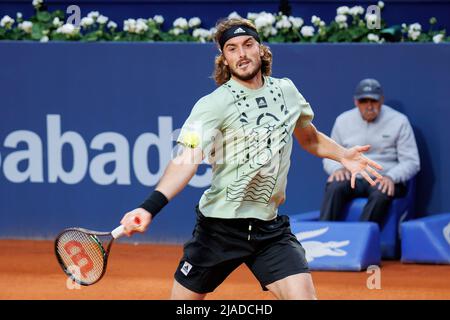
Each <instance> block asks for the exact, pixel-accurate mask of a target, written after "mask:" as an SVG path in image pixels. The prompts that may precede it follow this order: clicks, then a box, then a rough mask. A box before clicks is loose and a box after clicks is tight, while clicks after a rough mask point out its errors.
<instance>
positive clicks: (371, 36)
mask: <svg viewBox="0 0 450 320" xmlns="http://www.w3.org/2000/svg"><path fill="white" fill-rule="evenodd" d="M367 40H369V41H371V42H378V41H380V37H379V36H378V35H376V34H373V33H369V34H368V35H367Z"/></svg>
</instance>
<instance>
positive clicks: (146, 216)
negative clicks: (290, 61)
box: [121, 19, 382, 299]
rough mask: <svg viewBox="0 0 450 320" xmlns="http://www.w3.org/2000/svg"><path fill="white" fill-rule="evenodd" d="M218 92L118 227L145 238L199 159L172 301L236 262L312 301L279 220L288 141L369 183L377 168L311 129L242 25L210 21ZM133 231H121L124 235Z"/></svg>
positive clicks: (308, 112)
mask: <svg viewBox="0 0 450 320" xmlns="http://www.w3.org/2000/svg"><path fill="white" fill-rule="evenodd" d="M216 28H217V33H216V34H215V41H216V43H217V44H218V47H219V50H220V54H219V55H218V56H217V57H216V61H215V70H214V78H215V81H216V83H217V85H218V88H217V89H216V90H215V91H213V92H212V93H211V94H209V95H207V96H204V97H202V98H201V99H200V100H199V101H198V102H197V103H196V104H195V106H194V108H193V109H192V111H191V114H190V116H189V117H188V119H187V120H186V122H185V124H184V125H183V128H182V130H181V133H180V136H179V138H178V142H179V143H180V144H181V145H182V146H183V148H182V149H183V150H182V152H181V153H180V154H179V155H178V156H177V157H176V158H174V159H173V160H172V161H171V162H170V163H169V164H168V166H167V168H166V170H165V172H164V175H163V176H162V178H161V180H160V182H159V184H158V185H157V187H156V188H155V190H154V191H153V193H152V194H151V195H150V196H149V198H148V199H147V200H145V202H144V203H142V205H140V207H139V208H137V209H134V210H132V211H130V212H128V213H127V214H126V215H125V216H124V218H123V219H122V221H121V223H122V224H123V225H124V226H125V228H126V229H127V230H132V229H133V225H134V222H133V219H134V217H135V216H138V217H139V218H140V219H141V221H142V224H141V226H140V227H139V228H138V229H137V230H134V231H138V232H144V231H145V230H146V229H147V228H148V226H149V224H150V223H151V221H152V219H153V218H154V217H155V215H156V214H157V213H158V212H159V211H160V210H161V209H162V208H163V207H164V206H165V205H166V204H167V203H168V202H169V201H170V200H171V199H173V198H174V197H175V195H177V194H178V193H179V192H180V191H181V190H182V189H183V188H184V187H185V186H186V185H187V184H188V182H189V180H190V179H191V178H192V177H193V176H194V174H195V172H196V170H197V168H198V165H199V164H200V163H201V162H202V160H203V159H204V158H205V157H206V158H207V159H208V160H209V162H210V163H211V164H212V167H213V178H212V183H211V187H210V188H209V189H208V190H206V191H205V192H204V194H203V195H202V197H201V199H200V202H199V204H198V206H197V207H196V214H197V223H196V226H195V230H194V232H193V237H192V239H190V240H189V241H188V242H187V243H186V244H185V246H184V254H183V257H182V258H181V261H180V263H179V266H178V268H177V270H176V272H175V281H174V284H173V289H172V294H171V298H172V299H203V298H205V296H206V294H207V293H209V292H212V291H214V290H215V289H216V288H217V287H218V286H219V285H220V284H221V283H222V282H223V281H224V280H225V279H226V278H227V276H228V275H229V274H230V273H231V272H232V271H233V270H235V269H236V268H237V267H238V266H239V265H241V264H242V263H245V264H246V265H247V266H248V268H249V269H250V270H251V271H252V272H253V274H254V275H255V277H256V278H257V279H258V281H259V282H260V284H261V286H262V288H263V290H269V291H270V292H272V293H273V294H274V296H275V297H276V298H278V299H315V298H316V294H315V289H314V285H313V281H312V277H311V274H310V273H309V270H308V264H307V262H306V259H305V251H304V249H303V247H302V246H301V244H300V243H299V241H298V240H297V239H296V237H295V236H294V235H293V234H292V232H291V230H290V224H289V218H288V216H284V215H278V213H277V212H278V209H277V208H278V206H279V205H280V204H282V203H283V202H284V201H285V189H286V182H287V181H286V177H287V174H288V170H289V166H290V155H291V149H292V140H293V136H294V137H295V138H296V140H297V141H298V142H299V143H300V145H301V146H302V147H303V148H304V149H305V150H307V151H308V152H310V153H312V154H313V155H316V156H318V157H321V158H329V159H333V160H335V161H338V162H340V163H341V164H342V165H343V166H344V167H345V168H347V169H348V170H349V171H350V172H351V175H352V179H351V185H352V186H354V184H355V177H356V175H357V174H360V175H361V176H362V177H364V178H365V179H366V180H367V181H368V182H369V183H370V184H372V185H375V181H374V180H373V179H377V180H378V179H381V178H382V176H381V175H380V174H379V173H378V172H377V171H376V170H375V169H378V170H381V169H382V168H381V167H380V166H379V165H378V164H377V163H375V162H374V161H372V160H369V159H368V158H366V157H365V156H364V155H363V152H365V151H367V150H368V149H369V146H355V147H353V148H350V149H346V148H343V147H341V146H339V145H338V144H337V143H335V142H334V141H333V140H331V139H330V138H328V137H327V136H326V135H324V134H322V133H321V132H319V131H317V130H316V128H315V127H314V125H313V124H312V123H311V121H312V119H313V111H312V109H311V106H310V105H309V103H308V102H307V101H306V100H305V99H304V97H303V96H302V95H301V94H300V93H299V91H298V90H297V88H296V87H295V85H294V84H293V83H292V81H291V80H289V79H287V78H283V79H277V78H273V77H271V76H270V75H271V67H272V53H271V52H270V50H269V48H268V47H267V46H265V45H263V44H262V43H261V41H260V37H259V36H258V33H257V31H256V28H255V26H254V25H253V24H252V23H251V22H250V21H248V20H245V19H226V20H222V21H219V22H218V24H217V26H216ZM134 231H127V233H128V235H131V233H132V232H134Z"/></svg>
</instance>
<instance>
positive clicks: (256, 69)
mask: <svg viewBox="0 0 450 320" xmlns="http://www.w3.org/2000/svg"><path fill="white" fill-rule="evenodd" d="M247 60H250V59H247ZM250 61H251V63H252V64H253V63H255V62H254V61H253V60H250ZM261 65H262V62H261V59H258V61H256V65H255V67H254V68H253V70H251V71H246V72H243V73H239V71H236V69H235V68H231V67H230V66H228V68H229V70H230V73H231V74H232V75H233V76H234V77H236V78H238V79H239V80H242V81H248V80H251V79H253V78H254V77H255V76H256V75H257V74H258V72H259V71H260V70H261Z"/></svg>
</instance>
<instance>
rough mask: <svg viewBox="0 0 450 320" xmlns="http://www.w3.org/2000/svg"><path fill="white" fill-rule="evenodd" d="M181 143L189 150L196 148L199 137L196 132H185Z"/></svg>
mask: <svg viewBox="0 0 450 320" xmlns="http://www.w3.org/2000/svg"><path fill="white" fill-rule="evenodd" d="M183 143H184V144H185V145H186V146H188V147H191V148H196V147H197V146H198V145H199V144H200V135H199V134H198V133H197V132H186V133H185V134H184V135H183Z"/></svg>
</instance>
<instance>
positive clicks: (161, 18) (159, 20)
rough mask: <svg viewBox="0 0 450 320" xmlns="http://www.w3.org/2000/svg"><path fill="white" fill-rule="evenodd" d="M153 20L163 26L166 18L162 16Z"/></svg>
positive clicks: (157, 16)
mask: <svg viewBox="0 0 450 320" xmlns="http://www.w3.org/2000/svg"><path fill="white" fill-rule="evenodd" d="M153 20H155V22H156V23H157V24H163V23H164V18H163V16H160V15H156V16H154V17H153Z"/></svg>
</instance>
